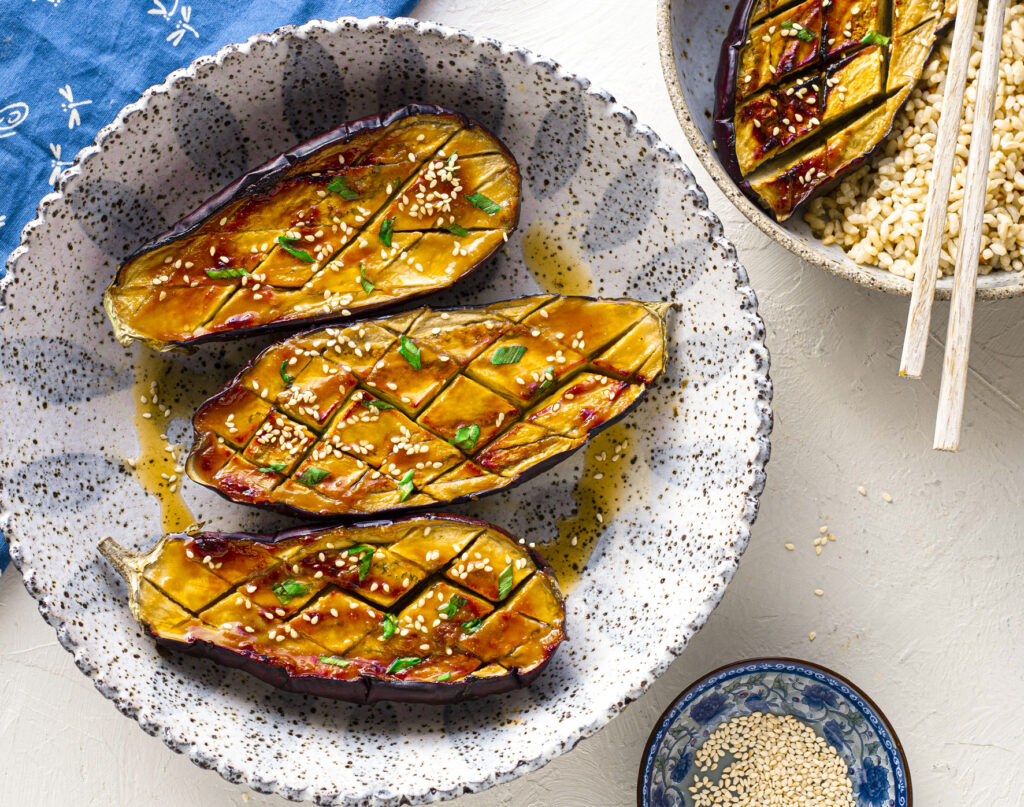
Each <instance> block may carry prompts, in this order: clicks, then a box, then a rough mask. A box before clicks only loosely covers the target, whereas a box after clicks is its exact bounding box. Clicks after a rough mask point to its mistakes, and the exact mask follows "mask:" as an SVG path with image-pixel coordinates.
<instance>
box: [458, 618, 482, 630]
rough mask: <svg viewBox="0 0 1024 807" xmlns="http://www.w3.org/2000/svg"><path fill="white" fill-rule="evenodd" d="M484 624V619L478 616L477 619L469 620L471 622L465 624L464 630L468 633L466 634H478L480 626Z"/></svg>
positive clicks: (463, 624) (463, 625)
mask: <svg viewBox="0 0 1024 807" xmlns="http://www.w3.org/2000/svg"><path fill="white" fill-rule="evenodd" d="M483 622H484V618H483V617H482V616H478V617H477V618H476V619H471V620H469V622H463V623H462V629H463V630H464V631H466V633H476V632H477V631H478V630H480V626H481V625H482V624H483Z"/></svg>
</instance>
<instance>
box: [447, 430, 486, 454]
mask: <svg viewBox="0 0 1024 807" xmlns="http://www.w3.org/2000/svg"><path fill="white" fill-rule="evenodd" d="M479 439H480V427H479V426H477V425H476V424H475V423H474V424H472V425H471V426H459V428H458V429H457V430H456V431H455V439H454V440H452V444H453V445H454V446H455V447H456V448H461V449H462V450H463V451H472V450H473V446H475V445H476V441H477V440H479Z"/></svg>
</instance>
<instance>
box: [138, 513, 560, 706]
mask: <svg viewBox="0 0 1024 807" xmlns="http://www.w3.org/2000/svg"><path fill="white" fill-rule="evenodd" d="M424 519H429V520H433V521H437V522H438V523H439V524H444V523H446V522H448V523H450V522H453V521H454V522H458V523H460V524H466V525H470V526H474V527H481V528H484V529H487V530H489V531H491V532H494V533H497V534H499V535H501V536H504V537H505V538H507V539H508V540H510V541H512V542H513V543H516V544H518V545H519V546H520V547H522V548H523V549H524V550H525V551H526V552H527V553H528V554H529V556H530V559H531V560H532V561H533V563H534V564H535V565H536V567H537V571H536V572H535V574H547V575H549V576H550V577H551V578H552V580H557V578H556V577H555V573H554V570H553V569H552V568H551V564H549V563H548V562H547V560H546V559H545V558H544V557H543V556H542V555H540V553H538V552H537V551H536V550H535V549H533V548H532V547H530V546H527V545H525V544H523V543H522V542H521V541H519V540H518V539H516V538H515V537H514V536H513V535H511V534H510V533H509V532H507V531H506V530H503V529H501V528H500V527H497V526H495V525H494V524H491V523H489V522H487V521H483V520H481V519H475V518H469V517H468V516H462V515H457V514H455V513H430V514H428V515H425V516H406V517H402V518H395V519H375V520H373V521H364V522H361V523H358V524H354V525H353V524H348V525H346V526H347V527H348V528H352V527H358V528H360V529H367V530H370V531H373V530H374V529H379V528H381V527H390V526H392V525H395V524H401V523H402V522H405V521H411V520H416V521H423V520H424ZM333 526H334V525H332V526H317V527H314V528H310V527H296V528H292V529H289V530H285V531H283V532H279V533H277V534H275V535H260V534H253V533H200V534H199V535H197V536H194V537H195V538H196V539H197V540H201V539H203V538H206V539H212V540H214V541H218V542H220V541H228V542H237V541H250V542H256V543H263V544H273V543H279V542H281V541H287V540H290V539H293V538H302V537H307V536H315V535H317V534H318V533H321V532H326V531H328V530H330V529H332V528H333ZM144 628H145V630H146V633H148V634H149V635H150V636H152V637H153V639H154V640H155V641H156V643H157V644H158V645H160V646H161V647H164V648H166V649H168V650H175V651H180V652H182V653H185V654H187V655H190V656H195V657H197V658H207V659H210V660H211V661H214V662H216V663H217V664H220V665H223V666H226V667H233V668H235V669H239V670H242V671H243V672H246V673H249V674H250V675H252V676H254V677H255V678H258V679H260V680H261V681H263V682H265V683H267V684H270V685H271V686H273V687H275V688H277V689H281V690H284V691H286V692H294V693H297V694H303V695H314V696H317V697H323V698H331V699H334V700H343V701H348V702H350V703H356V704H369V703H376V702H379V701H396V702H404V703H422V704H429V705H437V706H443V705H447V704H453V703H462V702H464V701H469V700H476V699H477V698H484V697H488V696H491V695H499V694H501V693H504V692H511V691H512V690H515V689H521V688H522V687H525V686H529V685H530V684H531V683H533V681H535V680H536V679H537V678H538V677H539V676H540V675H541V673H543V672H544V670H545V669H547V667H548V665H549V664H550V663H551V660H552V658H554V655H555V653H556V652H557V650H558V645H556V646H555V647H553V648H552V650H551V652H550V653H549V654H548V657H547V658H546V659H545V660H544V661H543V662H542V663H541V664H539V665H537V666H536V667H534V668H533V669H532V670H530V671H529V672H527V673H522V672H520V671H519V669H517V668H512V669H510V670H509V673H508V674H507V675H501V676H495V677H474V676H473V675H469V676H467V677H466V678H464V679H462V680H461V681H454V682H433V681H388V680H382V679H379V678H374V677H371V676H361V677H360V678H358V679H355V680H341V679H337V678H326V677H318V676H313V675H299V676H292V675H290V674H289V673H288V671H287V670H286V669H285V668H283V667H281V666H278V665H275V664H273V663H267V661H266V660H265V657H263V656H261V655H258V654H246V653H242V652H238V651H235V650H230V649H228V648H226V647H221V646H219V645H215V644H212V643H210V642H205V641H202V640H194V641H190V642H182V641H177V640H174V639H167V638H164V637H161V636H156V635H155V634H153V633H152V631H150V629H149V626H148V625H144ZM561 632H562V639H561V642H566V641H568V640H569V634H568V631H567V630H566V626H565V622H564V620H563V622H562V625H561ZM561 642H560V643H559V644H561Z"/></svg>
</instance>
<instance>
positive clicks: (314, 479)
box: [298, 468, 327, 488]
mask: <svg viewBox="0 0 1024 807" xmlns="http://www.w3.org/2000/svg"><path fill="white" fill-rule="evenodd" d="M326 478H327V471H325V470H324V469H323V468H307V469H306V470H305V471H303V472H302V474H301V476H299V478H298V481H299V482H300V483H302V484H303V485H305V486H306V487H307V488H311V487H313V486H314V485H318V484H320V483H321V482H323V481H324V480H325V479H326Z"/></svg>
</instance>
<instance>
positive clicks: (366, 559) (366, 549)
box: [345, 544, 387, 638]
mask: <svg viewBox="0 0 1024 807" xmlns="http://www.w3.org/2000/svg"><path fill="white" fill-rule="evenodd" d="M345 554H346V555H359V581H360V582H362V581H363V580H365V579H366V575H368V574H369V573H370V564H371V563H372V562H373V547H371V546H367V545H366V544H359V545H358V546H350V547H349V548H348V549H346V550H345ZM384 638H387V637H384Z"/></svg>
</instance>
